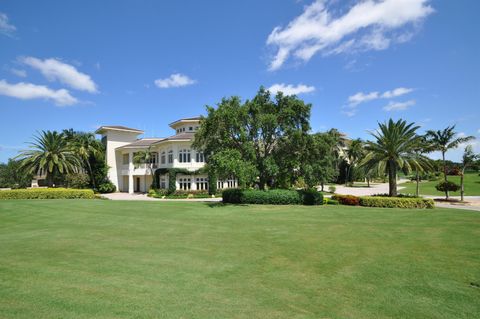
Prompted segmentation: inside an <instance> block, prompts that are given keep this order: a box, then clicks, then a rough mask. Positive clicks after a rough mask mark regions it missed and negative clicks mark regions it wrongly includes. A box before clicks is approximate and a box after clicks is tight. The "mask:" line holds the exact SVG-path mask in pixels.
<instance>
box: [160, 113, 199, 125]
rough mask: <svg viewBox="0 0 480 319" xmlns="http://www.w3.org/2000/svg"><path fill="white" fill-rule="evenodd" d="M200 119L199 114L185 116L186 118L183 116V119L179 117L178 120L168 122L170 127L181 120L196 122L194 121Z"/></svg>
mask: <svg viewBox="0 0 480 319" xmlns="http://www.w3.org/2000/svg"><path fill="white" fill-rule="evenodd" d="M201 119H202V117H201V116H200V115H199V116H195V117H186V118H183V119H179V120H176V121H174V122H172V123H170V124H168V125H169V126H170V127H172V126H173V125H175V124H178V123H182V122H196V121H200V120H201Z"/></svg>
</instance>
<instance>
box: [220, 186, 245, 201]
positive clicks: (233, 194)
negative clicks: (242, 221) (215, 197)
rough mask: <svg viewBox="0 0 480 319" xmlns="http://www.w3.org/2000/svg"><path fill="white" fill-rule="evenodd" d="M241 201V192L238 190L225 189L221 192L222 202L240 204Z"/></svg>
mask: <svg viewBox="0 0 480 319" xmlns="http://www.w3.org/2000/svg"><path fill="white" fill-rule="evenodd" d="M242 199H243V191H242V190H241V189H238V188H230V189H226V190H224V191H223V192H222V201H223V202H224V203H230V204H241V203H242Z"/></svg>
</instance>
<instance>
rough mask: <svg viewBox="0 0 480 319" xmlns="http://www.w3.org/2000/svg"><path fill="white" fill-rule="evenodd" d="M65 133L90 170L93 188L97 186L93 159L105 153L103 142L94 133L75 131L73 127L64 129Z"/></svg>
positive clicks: (69, 142) (83, 163)
mask: <svg viewBox="0 0 480 319" xmlns="http://www.w3.org/2000/svg"><path fill="white" fill-rule="evenodd" d="M63 135H64V136H65V139H66V140H67V143H68V144H69V145H70V146H71V148H72V149H73V150H74V152H75V154H76V155H77V157H78V158H79V160H80V161H81V162H82V165H83V166H84V167H85V169H86V171H87V172H88V174H89V176H90V181H91V183H92V186H93V188H96V183H95V177H94V174H93V170H92V165H91V161H92V160H95V159H96V158H97V157H101V156H100V155H103V154H102V153H103V152H104V147H103V145H102V143H101V142H100V141H98V140H97V139H95V135H94V134H92V133H84V132H75V131H73V129H69V130H63Z"/></svg>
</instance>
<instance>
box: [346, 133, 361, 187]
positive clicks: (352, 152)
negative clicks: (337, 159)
mask: <svg viewBox="0 0 480 319" xmlns="http://www.w3.org/2000/svg"><path fill="white" fill-rule="evenodd" d="M363 154H364V149H363V142H362V140H361V139H359V138H357V139H356V140H353V141H352V142H351V143H350V146H349V147H348V149H347V150H346V152H345V155H346V159H347V161H348V166H347V167H346V174H345V186H347V183H348V181H349V180H350V175H351V170H352V168H353V167H355V166H356V165H357V164H358V161H359V160H361V159H362V157H363Z"/></svg>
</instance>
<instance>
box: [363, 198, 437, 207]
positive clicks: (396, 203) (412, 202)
mask: <svg viewBox="0 0 480 319" xmlns="http://www.w3.org/2000/svg"><path fill="white" fill-rule="evenodd" d="M360 205H361V206H366V207H386V208H434V207H435V203H434V202H433V199H429V198H400V197H378V196H363V197H360Z"/></svg>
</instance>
